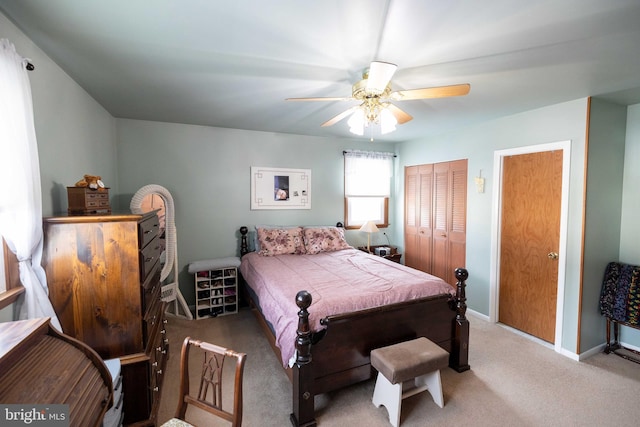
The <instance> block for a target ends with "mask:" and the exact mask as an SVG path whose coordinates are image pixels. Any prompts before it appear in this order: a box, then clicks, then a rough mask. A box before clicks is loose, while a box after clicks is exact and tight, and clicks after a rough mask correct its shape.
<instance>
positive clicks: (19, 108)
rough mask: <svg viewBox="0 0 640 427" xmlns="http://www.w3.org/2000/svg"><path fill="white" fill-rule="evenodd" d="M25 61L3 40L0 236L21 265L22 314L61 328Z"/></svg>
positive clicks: (0, 57)
mask: <svg viewBox="0 0 640 427" xmlns="http://www.w3.org/2000/svg"><path fill="white" fill-rule="evenodd" d="M25 65H26V60H24V59H23V58H22V57H21V56H20V55H18V53H17V52H16V50H15V47H14V46H13V44H12V43H11V42H9V40H7V39H1V40H0V235H2V236H3V237H4V239H5V240H6V241H7V245H8V246H9V248H10V249H11V251H13V252H14V253H15V254H16V256H17V258H18V261H19V265H20V281H21V282H22V285H23V286H24V287H25V293H24V300H21V301H20V302H19V303H18V305H19V310H18V319H32V318H37V317H50V318H51V323H52V325H53V326H54V327H56V328H57V329H59V330H62V328H61V326H60V322H59V321H58V318H57V316H56V314H55V311H54V310H53V307H52V306H51V302H50V301H49V296H48V294H49V291H48V288H47V278H46V276H45V273H44V269H43V268H42V266H41V265H40V262H41V260H42V197H41V188H40V164H39V160H38V145H37V141H36V132H35V128H34V125H33V106H32V101H31V85H30V84H29V76H28V75H27V70H26V69H25Z"/></svg>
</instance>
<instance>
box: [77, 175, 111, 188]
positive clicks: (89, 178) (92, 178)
mask: <svg viewBox="0 0 640 427" xmlns="http://www.w3.org/2000/svg"><path fill="white" fill-rule="evenodd" d="M76 187H89V188H91V189H92V190H97V189H98V188H104V183H103V182H102V177H100V176H97V175H85V176H84V178H82V179H81V180H80V181H78V182H76Z"/></svg>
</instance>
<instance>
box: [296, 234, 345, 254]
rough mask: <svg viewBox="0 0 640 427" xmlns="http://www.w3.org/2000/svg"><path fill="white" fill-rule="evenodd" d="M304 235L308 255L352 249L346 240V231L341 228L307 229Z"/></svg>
mask: <svg viewBox="0 0 640 427" xmlns="http://www.w3.org/2000/svg"><path fill="white" fill-rule="evenodd" d="M303 234H304V246H305V248H306V250H307V253H308V254H317V253H320V252H333V251H339V250H342V249H350V248H351V245H349V244H348V243H347V241H346V240H345V239H344V229H343V228H340V227H318V228H311V227H310V228H306V227H305V228H304V230H303Z"/></svg>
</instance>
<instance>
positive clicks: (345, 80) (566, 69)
mask: <svg viewBox="0 0 640 427" xmlns="http://www.w3.org/2000/svg"><path fill="white" fill-rule="evenodd" d="M0 10H1V11H2V12H3V13H4V14H5V15H6V16H7V17H9V18H10V19H11V20H12V21H13V22H15V23H16V25H17V26H18V27H20V28H21V29H22V31H24V33H25V34H26V35H27V36H28V37H29V38H30V39H31V40H33V41H34V42H35V43H36V44H37V45H38V46H39V47H40V48H41V49H42V50H43V51H44V52H46V53H47V54H48V55H49V56H50V57H51V58H52V59H53V60H54V61H55V62H56V63H58V64H59V65H60V66H61V67H62V68H63V69H64V70H65V71H66V72H67V73H69V75H71V77H73V78H74V79H75V80H76V81H77V82H78V83H79V84H80V85H81V86H82V87H84V88H85V90H87V92H89V93H90V94H91V95H92V96H93V97H94V98H95V99H96V100H97V101H98V102H99V103H100V104H102V105H103V106H104V107H105V108H106V109H107V110H108V111H109V112H110V113H111V114H112V115H113V116H115V117H119V118H132V119H142V120H155V121H166V122H177V123H189V124H198V125H207V126H218V127H228V128H237V129H249V130H259V131H267V132H283V133H292V134H301V135H319V136H341V137H352V136H353V135H351V134H350V133H349V131H348V126H347V123H346V120H343V121H341V122H339V123H338V124H336V125H334V126H333V127H329V128H323V127H320V125H321V124H322V123H323V122H325V121H326V120H328V119H330V118H332V117H333V116H335V115H336V114H338V113H340V112H341V111H342V110H345V109H347V108H348V107H350V106H352V105H355V103H352V102H344V101H343V102H330V103H326V102H304V103H300V102H286V101H285V100H284V99H285V98H288V97H312V96H318V97H348V96H350V94H351V85H352V84H353V83H355V82H356V81H358V80H359V79H360V77H361V73H362V71H363V69H364V68H366V67H367V66H368V65H369V63H370V62H371V61H373V60H382V61H387V62H392V63H395V64H397V65H398V71H397V72H396V74H395V76H394V78H393V80H392V85H393V89H394V90H402V89H415V88H423V87H432V86H441V85H451V84H459V83H470V84H471V92H470V93H469V95H467V96H465V97H455V98H444V99H431V100H418V101H403V102H399V103H397V105H398V106H400V107H401V108H402V109H404V110H405V111H407V112H408V113H409V114H411V115H412V116H413V117H414V119H413V120H412V121H410V122H408V123H406V124H404V125H401V126H399V127H398V130H397V131H396V132H393V133H391V134H388V135H385V136H379V135H377V132H374V136H375V138H376V139H377V140H384V141H404V140H409V139H415V138H419V137H421V136H423V135H432V134H438V133H441V132H444V131H447V130H450V129H455V128H460V127H465V126H469V125H471V124H474V123H477V122H480V121H484V120H488V119H492V118H496V117H500V116H505V115H510V114H514V113H517V112H521V111H526V110H530V109H535V108H538V107H542V106H545V105H550V104H555V103H559V102H564V101H569V100H573V99H578V98H583V97H587V96H598V95H603V96H605V97H606V98H607V99H609V100H611V101H614V102H619V103H622V104H625V105H629V104H635V103H638V102H640V1H639V0H535V1H518V0H483V1H479V0H323V1H305V0H268V1H265V0H229V1H221V0H155V1H142V0H138V1H132V0H109V1H94V0H91V1H88V0H20V1H16V0H0ZM34 65H35V66H36V70H35V71H34V72H36V73H37V72H39V71H38V64H37V63H35V64H34ZM362 138H367V135H365V136H364V137H362Z"/></svg>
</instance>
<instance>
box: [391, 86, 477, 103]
mask: <svg viewBox="0 0 640 427" xmlns="http://www.w3.org/2000/svg"><path fill="white" fill-rule="evenodd" d="M470 89H471V85H470V84H468V83H465V84H461V85H452V86H438V87H428V88H424V89H410V90H399V91H397V92H392V93H391V95H389V99H393V100H394V101H410V100H412V99H427V98H446V97H448V96H462V95H466V94H468V93H469V90H470Z"/></svg>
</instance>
